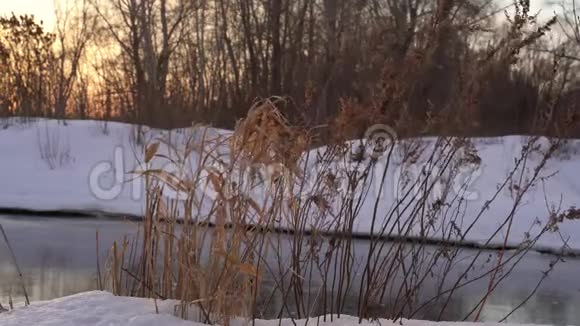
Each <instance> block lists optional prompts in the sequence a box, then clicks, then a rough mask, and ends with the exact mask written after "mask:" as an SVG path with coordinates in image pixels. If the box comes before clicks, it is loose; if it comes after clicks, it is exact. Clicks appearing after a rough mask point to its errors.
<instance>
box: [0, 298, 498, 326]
mask: <svg viewBox="0 0 580 326" xmlns="http://www.w3.org/2000/svg"><path fill="white" fill-rule="evenodd" d="M175 304H176V302H172V301H166V302H163V301H157V309H156V304H155V302H154V301H153V300H152V299H141V298H127V297H115V296H113V295H111V294H109V293H106V292H100V291H93V292H85V293H80V294H76V295H72V296H68V297H64V298H60V299H54V300H50V301H42V302H35V303H33V304H32V305H30V306H28V307H23V308H17V309H15V310H12V311H9V312H4V313H0V325H2V326H33V325H34V326H160V325H163V326H201V325H203V324H200V323H196V322H192V321H185V320H181V319H178V318H177V317H175V316H173V312H174V311H175V309H174V307H175ZM156 310H158V311H159V313H156ZM251 324H252V323H251V322H248V321H243V320H234V321H232V322H231V325H233V326H242V325H251ZM255 325H257V326H276V325H280V326H292V325H300V326H302V325H304V326H305V325H329V326H330V325H333V326H350V325H353V326H354V325H359V323H358V318H356V317H350V316H341V317H340V318H336V316H334V318H333V319H332V320H331V318H330V316H326V320H325V318H324V317H317V318H310V319H309V320H306V319H304V320H295V321H294V323H293V322H292V321H291V320H281V321H280V320H270V321H268V320H256V321H255ZM360 325H363V326H366V325H375V326H376V325H382V326H389V325H393V326H395V325H405V326H428V325H434V326H473V325H479V326H500V325H501V326H506V325H508V326H509V324H505V323H502V324H494V323H477V324H475V323H467V322H463V323H453V322H430V321H419V320H401V321H396V322H393V321H390V320H375V321H370V320H364V321H363V322H362V323H361V324H360Z"/></svg>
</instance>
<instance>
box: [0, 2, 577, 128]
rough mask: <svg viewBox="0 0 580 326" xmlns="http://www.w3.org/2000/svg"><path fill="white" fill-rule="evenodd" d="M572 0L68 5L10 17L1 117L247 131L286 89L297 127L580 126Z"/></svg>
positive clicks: (3, 25) (1, 43)
mask: <svg viewBox="0 0 580 326" xmlns="http://www.w3.org/2000/svg"><path fill="white" fill-rule="evenodd" d="M563 1H564V2H562V4H561V5H562V15H561V16H559V17H554V18H553V19H545V20H544V21H540V20H539V19H537V17H535V16H534V13H531V12H530V8H529V1H526V0H518V1H516V2H514V3H513V4H512V5H510V6H508V7H504V8H502V7H498V4H497V3H495V2H492V1H489V0H463V1H460V0H437V1H434V0H364V1H361V0H78V1H72V2H67V3H64V4H63V5H62V6H59V10H58V11H57V16H58V17H57V18H58V19H57V21H58V23H57V26H56V28H55V30H54V31H46V30H45V29H44V28H43V27H42V25H41V24H39V23H38V22H37V21H35V20H34V18H33V17H29V16H21V17H16V16H9V17H4V18H0V114H2V115H3V116H10V115H18V116H45V117H57V118H63V119H64V118H81V119H85V118H99V119H108V120H121V121H129V122H137V123H142V124H147V125H151V126H155V127H163V128H171V127H182V126H187V125H191V124H192V123H197V122H201V123H210V124H213V125H215V126H219V127H232V126H233V125H234V124H235V122H236V121H237V119H239V118H241V117H243V116H245V114H246V113H247V111H248V110H249V109H250V108H251V107H252V105H253V104H254V103H255V102H256V101H257V100H259V99H261V98H267V97H271V96H279V97H281V98H283V99H284V101H278V102H277V103H282V104H281V107H280V109H281V110H282V112H283V113H284V114H285V115H286V117H287V118H288V119H289V120H291V121H292V122H293V123H295V124H297V125H301V126H305V127H315V128H332V127H341V128H344V129H349V128H350V129H352V130H353V133H354V134H353V136H356V134H357V133H360V130H362V129H364V127H365V126H367V125H368V124H370V123H376V122H378V121H380V122H383V123H388V124H390V125H393V126H395V127H396V128H397V129H398V130H399V131H400V132H401V133H402V134H408V135H418V134H442V133H449V134H469V135H483V136H488V135H503V134H526V133H549V134H556V135H576V134H579V135H580V130H579V128H577V122H576V121H577V119H578V114H580V110H578V108H577V104H576V103H577V101H576V99H577V98H578V95H579V94H580V92H579V91H578V90H577V82H578V70H577V67H576V62H578V61H579V60H578V59H577V57H576V54H577V53H578V51H577V50H578V48H577V46H578V45H580V37H579V36H578V35H580V32H579V31H580V29H579V27H578V25H577V23H576V22H577V21H578V19H574V16H573V14H572V13H571V12H572V11H573V8H574V7H573V0H570V1H569V0H563ZM568 12H570V14H568ZM554 35H558V36H562V37H563V39H564V41H559V42H556V41H554V40H553V39H554V38H553V37H551V36H554ZM562 37H561V39H562ZM540 125H541V128H540V127H538V126H540ZM576 130H578V131H577V132H576Z"/></svg>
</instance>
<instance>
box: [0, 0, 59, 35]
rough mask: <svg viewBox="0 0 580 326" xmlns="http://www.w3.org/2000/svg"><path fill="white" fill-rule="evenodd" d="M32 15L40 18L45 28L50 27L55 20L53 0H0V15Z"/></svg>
mask: <svg viewBox="0 0 580 326" xmlns="http://www.w3.org/2000/svg"><path fill="white" fill-rule="evenodd" d="M11 12H14V13H15V14H17V15H21V14H30V15H34V17H35V18H36V19H37V20H42V21H43V22H44V26H45V27H46V28H47V29H52V28H53V26H54V21H55V13H54V0H0V15H10V13H11Z"/></svg>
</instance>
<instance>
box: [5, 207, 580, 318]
mask: <svg viewBox="0 0 580 326" xmlns="http://www.w3.org/2000/svg"><path fill="white" fill-rule="evenodd" d="M0 223H1V224H2V225H3V227H4V229H5V230H6V233H7V234H8V237H9V240H10V242H11V245H12V247H13V249H14V251H15V253H16V256H17V259H18V261H19V264H20V266H21V268H22V271H23V273H24V278H25V282H26V286H27V290H28V292H29V295H30V297H31V300H32V301H38V300H48V299H53V298H56V297H62V296H65V295H70V294H74V293H78V292H82V291H88V290H95V289H97V268H96V264H97V258H96V257H97V242H96V231H97V230H98V231H99V239H100V240H99V253H98V255H99V256H100V259H101V264H102V262H103V261H104V258H105V257H106V256H107V250H108V249H109V248H110V247H111V246H112V244H113V242H114V241H115V240H120V239H122V238H123V236H125V235H132V234H133V235H134V234H135V233H136V230H137V224H136V222H128V221H117V220H98V219H86V218H46V217H42V218H40V217H38V218H36V217H27V216H0ZM368 245H369V243H368V242H366V241H357V242H356V244H355V247H356V250H355V256H356V252H361V253H362V252H366V251H367V248H368ZM473 254H474V252H473V251H471V250H469V249H465V250H463V251H462V253H461V255H462V256H465V257H467V258H468V257H470V256H472V255H473ZM492 254H495V253H494V252H490V255H492ZM486 257H487V256H486ZM359 258H360V259H363V257H359ZM553 260H554V258H553V257H552V256H549V255H541V254H537V253H530V254H528V255H527V256H526V257H525V258H524V259H523V260H522V261H521V263H520V264H519V265H518V266H517V267H516V269H514V271H513V272H512V273H511V274H510V275H509V276H508V278H507V279H506V280H505V281H504V282H502V283H501V285H500V286H499V287H498V288H497V289H496V291H495V292H494V294H493V295H492V296H491V297H490V298H489V300H488V303H487V305H486V306H485V309H484V310H483V312H482V315H481V320H482V321H499V320H500V319H502V318H503V317H504V316H505V315H506V314H508V313H509V312H510V311H512V310H513V309H514V308H515V307H517V306H518V305H519V304H520V303H521V302H522V301H523V300H525V299H526V298H527V297H528V296H529V294H530V293H531V291H532V290H533V289H534V287H535V286H536V284H537V283H538V280H539V279H540V278H541V277H542V275H543V274H542V273H543V271H545V270H547V269H548V266H549V264H550V263H551V261H553ZM468 262H469V260H468V259H466V260H465V264H468ZM461 264H462V263H461V260H459V262H458V265H459V266H457V268H458V270H462V269H461V267H462V266H461ZM463 268H465V267H463ZM319 281H320V280H319V279H313V280H312V282H311V283H312V284H314V288H316V284H317V282H319ZM488 282H489V278H485V279H483V280H482V281H479V282H476V283H474V284H473V285H470V286H469V287H466V288H464V289H462V290H461V291H459V293H457V296H455V297H454V298H453V300H452V301H451V305H450V307H449V309H447V310H446V312H445V314H444V316H443V319H445V320H461V319H463V318H464V317H465V316H466V315H467V313H469V311H470V310H471V309H472V308H473V306H474V304H475V303H476V302H478V301H479V300H480V299H481V295H482V292H484V290H485V288H486V287H487V285H488ZM269 283H272V282H271V281H270V282H269V280H268V279H266V280H265V281H264V285H263V287H265V288H267V287H268V286H269ZM355 284H358V283H357V280H356V279H355ZM427 292H428V291H427ZM10 296H11V297H12V298H13V300H14V301H15V302H22V301H23V300H24V299H23V294H22V291H21V288H20V286H19V282H18V279H17V275H16V272H15V269H14V267H13V265H12V263H11V260H10V256H9V254H8V251H7V249H6V244H5V243H4V241H3V239H0V302H2V303H4V304H6V303H7V302H8V298H9V297H10ZM349 299H350V300H351V301H352V302H348V303H347V309H348V307H350V309H352V314H354V313H355V312H356V305H357V302H358V301H357V300H358V297H357V295H356V293H352V298H350V297H349ZM281 301H282V300H281V298H280V300H276V299H274V300H272V303H271V306H270V307H268V308H265V309H264V310H263V311H264V312H265V314H266V317H268V315H270V314H274V315H275V314H276V311H278V309H279V307H278V306H276V305H281V303H280V302H281ZM436 308H437V306H436V305H435V307H433V311H437V309H436ZM437 315H438V313H436V312H433V313H432V314H430V313H429V309H427V310H425V312H423V313H420V314H419V315H418V316H417V318H425V319H430V318H436V317H437ZM508 321H509V322H514V323H535V324H555V325H580V259H573V258H566V259H565V261H564V262H562V263H559V264H557V265H556V266H555V269H554V270H553V271H552V272H551V273H550V274H549V276H548V277H547V278H546V279H545V281H544V282H543V283H542V285H541V286H540V287H539V289H538V290H537V293H536V294H535V295H534V296H533V297H532V298H531V299H530V300H529V301H528V302H527V303H526V304H525V305H524V306H523V307H521V308H520V309H519V310H517V311H516V312H515V313H514V314H513V315H511V316H510V318H509V319H508Z"/></svg>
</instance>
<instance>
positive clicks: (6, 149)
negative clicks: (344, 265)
mask: <svg viewBox="0 0 580 326" xmlns="http://www.w3.org/2000/svg"><path fill="white" fill-rule="evenodd" d="M6 122H8V121H6V120H0V182H1V187H2V188H1V190H0V208H11V209H25V210H37V211H98V212H106V213H115V214H127V215H136V216H142V215H143V213H144V211H143V207H144V205H143V203H144V197H145V191H144V186H143V184H142V182H140V180H138V179H136V178H135V176H134V175H133V174H131V171H135V170H138V169H139V168H140V166H142V164H143V163H142V162H143V160H144V159H143V157H144V155H143V153H144V149H143V148H142V146H140V145H136V142H135V138H136V136H135V134H136V133H135V131H136V127H135V126H132V125H128V124H122V123H107V124H106V127H105V123H104V122H95V121H67V124H66V125H64V124H63V123H61V122H58V121H54V120H35V121H33V122H28V123H26V124H22V123H11V124H7V123H6ZM3 125H7V127H6V128H3V129H2V126H3ZM188 132H189V131H187V132H186V131H184V130H174V131H171V132H168V131H158V130H150V131H149V132H147V133H146V138H147V139H145V141H147V140H148V139H152V138H154V137H172V141H173V142H175V143H180V142H181V143H183V142H185V141H186V139H187V137H188ZM204 132H207V133H208V134H213V135H216V137H217V136H218V135H223V134H226V133H228V132H227V131H223V130H216V129H211V128H200V129H197V130H196V133H204ZM525 139H526V138H525V137H521V136H510V137H501V138H492V139H474V140H473V143H474V144H475V147H476V148H477V151H478V153H479V156H480V157H481V159H482V161H481V166H480V168H479V169H478V171H477V174H475V175H474V176H473V180H471V181H470V184H469V189H468V190H469V192H470V195H473V196H474V197H473V198H472V199H470V200H469V201H467V202H466V203H464V204H462V205H465V207H461V209H462V210H464V212H465V214H464V215H465V217H464V218H462V219H461V223H459V224H457V225H455V226H454V227H457V228H458V229H459V230H461V231H464V230H466V229H468V228H469V226H470V225H471V222H472V220H473V218H474V217H475V216H476V215H478V213H479V211H480V209H481V208H482V207H483V206H484V205H485V203H486V201H487V200H489V199H490V198H492V197H493V196H494V193H495V192H496V189H497V188H498V186H499V183H500V182H501V181H502V180H504V179H505V177H506V175H507V174H508V172H509V171H510V169H511V168H512V167H513V165H514V159H515V158H517V157H518V156H519V154H520V152H521V150H522V146H523V144H524V143H525ZM424 141H425V142H426V143H428V142H430V141H432V139H428V138H426V139H424ZM577 149H578V150H580V142H579V141H575V140H574V141H571V143H570V145H569V150H568V152H566V153H565V157H564V156H559V157H558V158H556V159H555V160H552V161H550V162H549V163H548V166H547V167H546V170H545V173H543V176H550V178H547V179H546V180H545V182H543V183H538V185H537V186H536V187H535V188H533V189H531V191H530V192H529V193H528V195H527V196H526V197H525V200H524V202H523V203H522V205H521V206H520V207H519V209H518V210H517V211H516V213H515V219H514V225H513V226H512V229H511V235H510V238H509V244H511V245H516V246H517V245H518V244H520V243H522V242H523V241H525V240H526V239H527V238H528V237H529V236H532V237H533V235H534V234H535V233H536V232H538V231H539V230H540V229H541V226H542V225H545V223H547V221H548V219H549V208H551V207H555V208H557V207H560V208H561V209H567V208H569V207H571V206H580V205H579V204H580V203H579V202H578V198H580V177H579V176H578V171H580V160H579V159H580V154H579V153H577V152H576V150H577ZM160 150H161V151H163V150H165V152H167V149H160ZM220 150H222V151H223V149H220ZM313 153H314V151H313ZM219 155H221V156H226V157H227V153H226V152H225V151H223V153H219ZM192 161H193V162H195V160H192ZM534 163H537V162H530V164H529V166H528V169H529V170H530V171H527V172H526V173H525V175H526V176H529V175H530V174H531V173H532V172H533V167H534V166H535V165H534ZM394 164H398V163H397V162H396V161H395V163H394ZM412 168H413V167H411V169H410V170H411V171H412V170H413V169H412ZM397 172H400V171H399V170H398V169H397V168H396V166H395V168H393V169H390V170H389V174H388V175H387V180H388V182H387V185H386V187H385V190H384V192H385V193H384V194H381V196H382V197H381V200H380V203H379V207H378V211H379V212H381V214H380V217H379V220H378V222H376V224H379V225H378V226H377V225H375V227H382V226H383V224H384V216H385V214H386V213H384V212H388V211H389V210H392V209H393V201H394V200H393V198H394V197H395V196H396V194H395V192H396V191H395V187H394V186H395V185H396V184H397V181H395V180H399V181H398V182H400V179H401V175H396V174H397ZM415 172H417V173H420V169H415ZM375 190H376V188H375ZM433 200H435V199H433ZM513 202H514V193H513V191H512V190H510V189H509V187H508V188H506V190H504V191H502V192H501V193H500V194H499V196H498V197H497V199H496V200H495V202H494V203H493V205H491V207H490V208H489V209H487V210H485V211H484V214H483V216H482V218H481V219H480V221H479V222H478V223H477V224H476V225H475V226H474V227H473V228H471V229H470V232H469V234H467V236H465V237H464V239H463V240H464V241H470V242H474V243H484V242H485V241H486V240H487V239H488V238H489V237H490V235H491V234H492V233H493V232H494V230H495V229H496V228H497V226H498V225H500V224H501V223H502V222H503V221H504V219H505V218H506V216H507V215H508V213H509V211H510V209H511V207H512V204H513ZM374 203H375V197H373V196H372V194H371V196H370V199H369V200H367V201H366V202H365V203H363V206H362V209H361V213H360V214H359V217H358V220H357V221H355V223H354V231H355V232H357V233H359V234H367V233H369V231H370V230H371V227H372V220H371V217H372V212H373V210H374ZM439 223H441V224H442V225H443V223H445V221H440V222H439ZM282 226H283V225H282ZM447 227H449V226H447ZM560 232H561V233H560V234H558V233H549V234H546V235H545V236H544V237H543V238H542V239H541V240H540V241H539V242H538V243H537V247H538V248H550V249H552V250H558V248H560V247H561V246H562V244H563V241H567V244H568V246H570V247H571V248H573V249H576V250H580V222H578V221H564V223H562V224H561V225H560ZM395 233H396V232H395ZM415 233H416V232H415ZM442 233H444V232H443V231H436V232H434V233H432V234H431V235H430V237H432V238H435V239H437V238H440V237H442ZM394 235H395V236H396V234H394ZM504 236H505V235H504V234H503V233H500V234H498V235H497V236H496V237H495V238H494V241H492V244H503V241H504Z"/></svg>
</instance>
